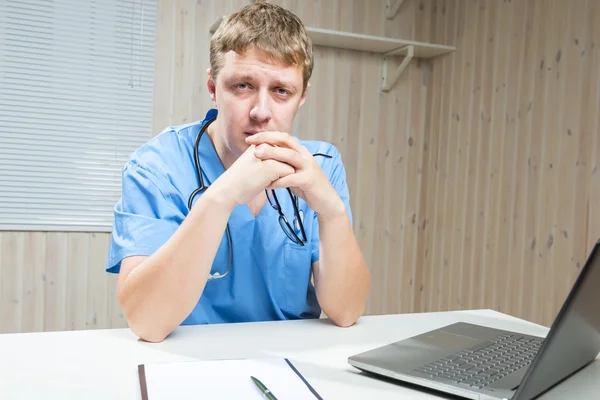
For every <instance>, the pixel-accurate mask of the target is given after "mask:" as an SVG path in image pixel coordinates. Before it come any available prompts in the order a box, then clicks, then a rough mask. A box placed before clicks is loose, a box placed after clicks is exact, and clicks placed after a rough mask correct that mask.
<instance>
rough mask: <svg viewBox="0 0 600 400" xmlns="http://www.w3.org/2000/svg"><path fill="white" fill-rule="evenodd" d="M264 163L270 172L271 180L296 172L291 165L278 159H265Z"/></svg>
mask: <svg viewBox="0 0 600 400" xmlns="http://www.w3.org/2000/svg"><path fill="white" fill-rule="evenodd" d="M264 163H265V165H266V167H267V169H268V171H269V173H270V177H269V179H270V181H271V182H273V181H276V180H278V179H280V178H285V177H287V176H289V175H293V174H294V173H295V172H296V170H295V169H294V168H293V167H292V166H291V165H289V164H286V163H282V162H280V161H275V160H266V161H264Z"/></svg>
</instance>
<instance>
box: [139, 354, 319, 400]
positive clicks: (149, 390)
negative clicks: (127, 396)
mask: <svg viewBox="0 0 600 400" xmlns="http://www.w3.org/2000/svg"><path fill="white" fill-rule="evenodd" d="M251 375H253V376H256V377H258V378H259V379H260V380H261V381H262V382H263V383H264V384H265V385H266V386H267V388H269V390H271V391H272V392H273V394H274V395H275V396H276V397H277V398H278V399H280V400H285V399H288V398H289V399H302V400H304V399H311V400H312V399H317V400H323V398H322V397H321V396H320V395H319V393H318V392H317V391H316V390H315V388H314V387H313V386H312V385H311V384H310V383H309V382H308V380H307V379H306V378H305V377H304V375H302V373H301V372H300V371H299V370H298V368H296V366H295V365H294V364H293V363H292V361H290V360H289V359H288V358H274V357H273V358H271V357H269V358H258V359H227V360H200V361H181V362H166V363H149V364H139V365H138V376H139V383H140V392H141V395H142V400H163V399H166V398H178V399H179V398H181V399H186V398H188V397H189V398H190V399H192V398H193V399H202V398H215V396H218V398H240V397H242V398H250V399H251V398H252V396H253V395H254V396H255V398H256V399H259V398H260V397H259V396H261V393H260V392H259V390H258V389H257V388H256V387H255V386H254V383H253V382H252V381H251V379H250V376H251Z"/></svg>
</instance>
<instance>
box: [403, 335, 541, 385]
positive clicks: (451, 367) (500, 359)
mask: <svg viewBox="0 0 600 400" xmlns="http://www.w3.org/2000/svg"><path fill="white" fill-rule="evenodd" d="M542 343H543V339H540V338H531V337H524V336H523V335H510V334H506V335H500V336H498V337H495V338H494V339H492V340H489V341H487V342H485V343H483V344H481V345H478V346H476V347H472V348H470V349H466V350H461V351H459V352H457V353H454V354H452V355H450V356H447V357H444V358H442V359H440V360H437V361H434V362H432V363H429V364H426V365H424V366H422V367H420V368H417V369H415V370H414V371H418V372H421V373H424V374H427V375H429V378H430V379H433V380H435V381H440V382H446V383H455V384H456V383H459V384H463V385H467V386H470V387H473V388H477V389H479V388H484V387H486V386H488V385H490V384H492V383H494V382H495V381H497V380H498V379H501V378H503V377H505V376H507V375H508V374H510V373H512V372H514V371H516V370H518V369H521V368H523V367H527V366H529V364H531V362H532V361H533V358H534V357H535V355H536V353H537V352H538V350H539V348H540V346H541V344H542Z"/></svg>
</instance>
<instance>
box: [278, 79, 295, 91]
mask: <svg viewBox="0 0 600 400" xmlns="http://www.w3.org/2000/svg"><path fill="white" fill-rule="evenodd" d="M273 84H274V85H275V86H277V87H289V88H291V89H292V91H293V92H297V91H298V88H297V87H296V85H294V84H293V83H291V82H285V81H281V80H279V79H277V80H275V81H273Z"/></svg>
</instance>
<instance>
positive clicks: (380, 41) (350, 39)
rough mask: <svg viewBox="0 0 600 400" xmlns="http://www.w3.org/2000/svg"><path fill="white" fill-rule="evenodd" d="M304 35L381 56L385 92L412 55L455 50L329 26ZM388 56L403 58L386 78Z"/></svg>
mask: <svg viewBox="0 0 600 400" xmlns="http://www.w3.org/2000/svg"><path fill="white" fill-rule="evenodd" d="M225 18H226V16H223V17H221V18H220V19H218V20H217V21H215V22H214V23H213V24H212V25H211V26H210V29H209V30H210V33H211V34H212V33H215V31H216V30H217V28H218V27H219V25H220V24H221V22H222V21H223V20H224V19H225ZM306 31H307V32H308V35H309V36H310V38H311V39H312V41H313V44H314V45H316V46H326V47H336V48H340V49H347V50H358V51H367V52H371V53H380V54H382V55H383V60H382V62H383V64H382V78H381V79H382V87H381V88H382V90H383V91H386V92H387V91H389V90H390V89H391V88H392V86H393V85H394V83H395V82H396V80H397V79H398V78H399V77H400V75H401V73H402V71H403V70H404V68H405V67H406V66H407V65H408V63H409V62H410V60H411V59H412V58H413V57H414V58H433V57H437V56H441V55H444V54H447V53H451V52H453V51H455V50H456V48H455V47H453V46H444V45H439V44H433V43H425V42H415V41H412V40H403V39H395V38H388V37H382V36H371V35H363V34H359V33H351V32H341V31H334V30H329V29H321V28H313V27H308V26H307V27H306ZM388 57H405V59H404V60H403V62H402V64H401V65H400V66H399V67H398V68H397V69H396V70H394V71H393V73H392V74H391V77H392V78H393V79H389V77H388V74H387V72H388V71H387V69H388V68H387V58H388Z"/></svg>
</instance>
